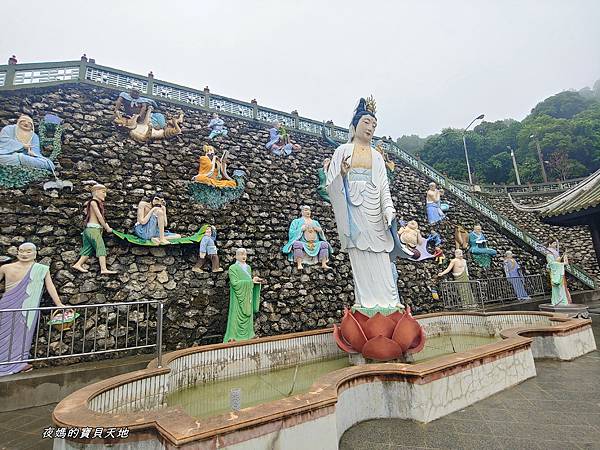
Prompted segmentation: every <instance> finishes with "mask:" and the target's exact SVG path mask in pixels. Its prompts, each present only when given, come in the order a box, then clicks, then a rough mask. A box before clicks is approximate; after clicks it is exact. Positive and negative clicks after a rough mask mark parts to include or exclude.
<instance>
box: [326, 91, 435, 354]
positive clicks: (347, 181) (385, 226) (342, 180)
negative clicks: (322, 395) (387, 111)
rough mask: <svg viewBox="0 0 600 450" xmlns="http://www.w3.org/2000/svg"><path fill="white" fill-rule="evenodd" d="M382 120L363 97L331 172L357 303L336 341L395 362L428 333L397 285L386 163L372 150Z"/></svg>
mask: <svg viewBox="0 0 600 450" xmlns="http://www.w3.org/2000/svg"><path fill="white" fill-rule="evenodd" d="M376 126H377V118H376V117H375V102H374V100H373V99H372V98H369V99H368V100H365V99H364V98H361V99H360V101H359V104H358V107H357V108H356V110H355V111H354V115H353V117H352V121H351V124H350V130H349V142H348V143H347V144H342V145H340V146H339V147H338V148H337V149H336V150H335V153H334V154H333V157H332V158H331V163H330V165H329V170H328V172H327V192H328V193H329V198H330V199H331V206H332V207H333V212H334V214H335V221H336V224H337V229H338V234H339V239H340V243H341V246H342V249H343V250H347V252H348V255H349V257H350V264H351V266H352V275H353V278H354V297H355V305H354V306H353V307H352V310H351V311H350V310H347V311H346V312H345V314H344V318H343V319H342V323H341V325H340V327H339V328H338V327H337V325H336V326H334V338H335V339H336V342H337V344H338V346H339V347H340V348H341V349H342V350H344V351H346V352H349V353H357V352H360V353H361V354H362V355H363V356H364V357H365V358H369V359H373V360H378V361H389V360H392V359H396V358H399V357H400V356H401V355H402V354H404V353H407V352H411V351H412V352H414V351H419V350H420V349H422V345H424V342H425V335H424V332H423V330H422V328H421V326H420V325H419V324H418V322H417V321H416V320H415V319H414V318H412V316H411V315H410V312H409V310H408V308H407V309H406V310H405V311H404V314H402V313H401V312H400V311H401V310H402V309H403V306H402V304H401V303H400V296H399V295H398V288H397V285H396V283H395V282H394V274H393V269H394V267H392V268H390V265H392V266H394V264H393V261H392V259H391V258H390V254H391V253H392V251H393V250H394V236H393V233H394V232H393V231H392V230H391V229H390V228H391V227H392V222H395V218H396V210H395V208H394V205H393V203H392V197H391V194H390V189H389V182H388V177H387V171H386V165H385V161H384V159H383V157H382V156H381V154H379V152H377V151H376V150H375V149H373V148H372V147H371V139H372V138H373V135H374V133H375V128H376Z"/></svg>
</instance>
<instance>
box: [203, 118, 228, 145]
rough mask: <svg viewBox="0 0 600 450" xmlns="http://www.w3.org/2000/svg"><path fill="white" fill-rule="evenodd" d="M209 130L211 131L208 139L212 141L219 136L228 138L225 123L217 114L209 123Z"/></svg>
mask: <svg viewBox="0 0 600 450" xmlns="http://www.w3.org/2000/svg"><path fill="white" fill-rule="evenodd" d="M208 128H210V129H211V131H210V134H209V135H208V138H209V139H210V140H211V141H212V140H213V139H214V138H216V137H217V136H227V128H225V121H223V119H221V118H220V117H219V115H218V114H217V113H213V115H212V119H211V120H210V122H208Z"/></svg>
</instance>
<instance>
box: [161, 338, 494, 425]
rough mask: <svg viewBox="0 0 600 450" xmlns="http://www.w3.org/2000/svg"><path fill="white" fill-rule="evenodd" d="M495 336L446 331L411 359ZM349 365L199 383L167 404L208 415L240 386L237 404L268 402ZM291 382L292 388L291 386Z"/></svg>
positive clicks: (332, 362) (224, 407)
mask: <svg viewBox="0 0 600 450" xmlns="http://www.w3.org/2000/svg"><path fill="white" fill-rule="evenodd" d="M499 340H500V338H499V337H495V336H477V335H460V334H458V335H451V336H450V335H448V336H437V337H432V338H429V339H427V342H426V345H425V348H424V349H423V350H422V351H421V352H420V353H418V354H416V355H413V358H414V363H418V362H422V361H425V360H429V359H432V358H437V357H440V356H443V355H448V354H451V353H455V352H461V351H465V350H469V349H471V348H475V347H479V346H481V345H485V344H490V343H492V342H496V341H499ZM349 365H350V363H349V361H348V357H347V356H344V357H342V358H336V359H329V360H324V361H317V362H313V363H309V364H303V365H300V366H298V373H297V375H296V383H295V384H294V385H293V382H294V374H295V371H296V367H290V368H286V369H280V370H273V371H271V372H266V373H260V374H252V375H247V376H243V377H239V378H233V379H230V380H224V381H218V382H211V383H205V384H200V385H197V386H195V387H192V388H189V389H184V390H181V391H178V392H175V393H172V394H169V395H168V396H167V399H166V400H167V405H168V406H180V407H182V408H183V409H184V410H185V411H186V412H187V413H188V414H190V415H191V416H192V417H208V416H214V415H217V414H221V413H224V412H228V411H231V405H230V393H231V390H232V389H236V388H238V389H240V390H241V395H240V397H241V398H240V400H241V402H240V403H241V404H240V407H241V408H242V409H243V408H248V407H250V406H254V405H258V404H261V403H267V402H270V401H273V400H278V399H281V398H284V397H287V396H290V395H296V394H302V393H305V392H308V389H309V388H310V386H311V385H312V384H313V383H314V382H315V381H317V379H318V378H320V377H321V376H323V375H325V374H327V373H330V372H333V371H334V370H338V369H342V368H344V367H348V366H349ZM292 385H293V389H292Z"/></svg>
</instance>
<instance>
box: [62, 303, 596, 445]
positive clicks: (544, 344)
mask: <svg viewBox="0 0 600 450" xmlns="http://www.w3.org/2000/svg"><path fill="white" fill-rule="evenodd" d="M417 320H418V321H419V322H420V323H421V324H422V325H423V326H424V328H425V329H426V330H429V331H430V332H431V333H432V334H433V333H435V332H436V330H438V329H440V330H442V329H445V328H448V327H449V329H454V328H457V329H458V330H459V331H460V329H462V328H464V327H470V326H472V325H473V324H477V323H478V322H482V323H484V322H485V323H487V327H488V329H489V332H490V333H495V332H499V333H500V335H501V336H502V338H503V339H502V341H499V342H496V343H493V344H487V345H483V346H481V347H477V348H475V349H471V350H467V351H463V352H460V353H455V354H452V355H446V356H441V357H439V358H435V359H433V360H429V361H424V362H421V363H418V364H392V363H382V364H373V365H367V366H353V367H349V368H345V369H340V370H337V371H334V372H331V373H329V374H327V375H325V376H323V377H321V378H320V379H319V380H317V381H316V382H315V383H314V384H313V385H312V387H311V388H310V390H309V392H307V393H305V394H299V395H296V396H293V397H286V398H283V399H280V400H276V401H272V402H268V403H264V404H261V405H257V406H253V407H248V408H244V409H242V410H239V411H235V412H229V413H223V414H219V415H215V416H211V417H206V418H202V419H197V418H194V417H191V416H189V415H188V414H187V413H185V412H184V411H183V410H182V409H181V408H178V407H167V408H159V409H145V408H140V409H138V410H135V411H132V412H124V413H123V412H116V413H104V414H103V413H99V412H98V411H95V410H94V409H93V408H92V406H91V405H92V404H93V402H94V399H95V398H98V397H99V396H102V395H104V394H109V393H111V392H113V393H114V392H118V389H120V388H122V387H123V386H125V385H128V384H131V385H132V386H133V387H135V386H137V389H138V390H140V389H141V390H142V391H145V392H147V391H148V389H150V391H152V389H151V388H152V386H155V387H157V388H158V389H164V387H162V386H161V383H160V382H158V381H159V380H157V379H156V378H157V377H166V376H168V375H169V373H170V372H171V370H172V369H173V367H174V365H176V364H177V362H178V360H182V359H184V358H185V357H189V356H190V354H191V353H201V352H203V351H204V352H205V351H206V349H202V348H195V349H187V350H181V351H178V352H173V353H172V354H171V355H167V356H166V357H165V360H166V361H169V366H170V367H164V368H160V369H158V368H156V367H155V362H152V363H150V364H149V365H148V368H147V369H145V370H140V371H137V372H135V373H131V374H126V375H121V376H118V377H115V378H113V379H109V380H104V381H101V382H99V383H96V384H94V385H91V386H87V387H85V388H83V389H81V390H79V391H78V392H76V393H74V394H72V395H70V396H69V397H68V398H66V399H64V400H63V401H61V403H60V404H59V405H58V406H57V407H56V408H55V410H54V413H53V421H54V423H55V424H56V425H57V426H61V427H77V428H81V427H86V426H87V427H127V428H129V429H130V435H129V438H127V439H126V440H121V441H120V442H115V441H113V440H100V439H98V440H95V441H94V440H76V439H56V440H55V443H54V444H55V447H54V448H55V449H56V450H66V449H69V450H70V449H78V450H80V449H83V448H96V446H98V445H101V444H111V445H112V446H114V448H122V449H123V450H125V449H127V450H133V449H139V450H148V449H153V450H154V449H160V448H173V447H177V448H188V449H190V450H191V449H194V450H199V449H207V450H208V449H214V448H229V449H232V450H233V449H235V450H242V449H244V450H246V449H247V450H255V449H263V448H264V449H267V448H280V449H282V450H284V449H285V450H296V449H298V450H299V449H302V448H323V449H324V448H336V446H337V440H338V439H339V436H340V435H341V434H342V433H343V432H344V431H345V430H346V429H347V428H349V427H350V426H352V425H354V424H355V423H357V422H358V421H361V420H366V419H370V418H380V417H403V418H409V419H413V420H418V421H422V422H428V421H431V420H434V419H436V418H438V417H442V416H443V415H446V414H448V413H450V412H452V411H455V410H457V409H460V408H463V407H465V406H467V405H469V404H471V403H474V402H476V401H478V400H481V399H483V398H485V397H487V396H489V395H492V394H493V393H495V392H498V391H499V390H502V389H505V388H507V387H510V386H512V385H514V384H517V383H519V382H521V381H524V380H525V379H527V378H530V377H532V376H535V366H534V364H533V360H534V357H540V358H558V359H573V358H575V357H578V356H581V355H583V354H585V353H587V352H589V351H592V350H594V349H595V348H596V343H595V341H594V340H593V335H592V333H591V327H590V325H591V321H590V320H582V319H570V318H567V317H566V316H564V315H562V314H551V313H542V312H515V313H508V312H504V313H440V314H427V315H423V316H418V317H417ZM452 325H454V327H453V326H452ZM330 333H331V330H330V329H328V330H319V331H316V332H309V333H306V334H303V333H297V334H294V335H291V336H278V337H276V338H275V337H273V338H268V339H269V341H276V340H278V339H279V340H286V339H290V338H291V337H292V336H293V339H297V338H306V337H309V336H310V335H315V334H321V335H327V334H330ZM258 342H260V340H257V341H251V342H248V343H245V344H244V345H246V346H254V345H257V343H258ZM229 347H233V348H229ZM239 347H240V346H239V345H236V346H231V345H229V344H218V345H216V346H214V347H213V348H212V350H211V351H219V352H221V351H223V350H226V349H228V348H229V350H230V351H231V350H233V349H234V348H237V349H239ZM224 353H227V352H224ZM134 390H135V389H134ZM112 397H116V398H117V399H118V398H119V395H114V394H113V395H112ZM354 397H355V400H356V399H358V400H360V401H358V402H355V401H350V400H351V398H354ZM107 398H110V396H109V397H107ZM346 399H347V400H349V401H345V400H346ZM374 399H377V400H376V401H375V400H374ZM356 404H360V405H361V408H355V406H354V405H356ZM324 445H325V446H324Z"/></svg>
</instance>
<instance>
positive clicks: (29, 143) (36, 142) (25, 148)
mask: <svg viewBox="0 0 600 450" xmlns="http://www.w3.org/2000/svg"><path fill="white" fill-rule="evenodd" d="M0 165H6V166H23V167H32V168H34V169H43V170H47V171H53V170H54V163H53V162H52V161H51V160H50V159H48V158H46V157H45V156H44V155H42V151H41V150H40V138H39V136H38V135H37V134H35V132H34V126H33V120H32V119H31V117H29V116H26V115H22V116H21V117H19V118H18V119H17V124H16V125H7V126H5V127H4V128H2V131H0Z"/></svg>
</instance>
